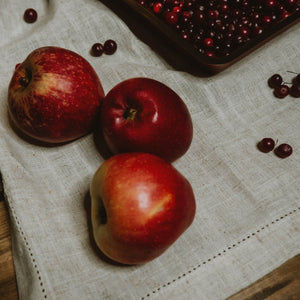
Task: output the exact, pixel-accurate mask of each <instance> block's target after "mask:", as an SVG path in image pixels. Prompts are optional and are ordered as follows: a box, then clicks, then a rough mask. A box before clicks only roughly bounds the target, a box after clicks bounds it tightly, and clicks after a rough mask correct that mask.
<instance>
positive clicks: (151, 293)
mask: <svg viewBox="0 0 300 300" xmlns="http://www.w3.org/2000/svg"><path fill="white" fill-rule="evenodd" d="M299 210H300V206H299V207H297V208H296V209H293V210H291V211H289V212H288V213H286V214H284V215H282V216H281V217H278V218H276V219H275V220H274V221H271V222H270V223H269V224H266V225H264V226H261V227H260V228H259V229H257V230H256V231H254V232H252V233H251V234H248V235H247V236H246V237H244V238H243V239H241V240H239V241H237V242H236V243H234V244H232V245H231V246H228V247H226V248H224V249H223V250H222V251H220V252H219V253H217V254H216V255H214V256H213V257H211V258H208V259H207V260H205V261H202V262H200V263H199V264H198V265H196V266H194V267H193V268H192V269H190V270H188V271H187V272H185V273H182V274H181V275H179V276H177V277H176V278H174V279H173V280H171V281H168V282H167V283H165V284H163V285H161V286H160V287H158V288H156V289H154V290H152V291H151V292H149V293H147V294H146V295H145V296H143V297H141V298H140V300H145V299H147V298H149V297H150V296H151V295H153V294H156V293H157V292H159V291H160V290H161V289H162V288H165V287H167V286H169V285H171V284H172V283H174V282H176V281H178V280H180V279H182V278H183V277H185V276H186V275H187V274H191V273H192V272H194V271H196V270H198V269H199V268H200V267H201V266H202V265H205V264H207V263H209V262H211V261H213V260H214V259H216V258H217V257H220V256H222V255H224V254H225V253H226V252H227V251H229V250H232V249H234V248H235V247H237V246H238V245H240V244H242V243H243V242H246V241H247V240H249V239H250V238H251V237H253V236H255V235H256V234H258V233H260V232H261V231H263V230H265V229H266V228H268V227H269V226H270V225H273V224H276V223H278V222H279V221H281V220H282V219H284V218H286V217H288V216H290V215H292V214H294V213H296V212H297V211H299Z"/></svg>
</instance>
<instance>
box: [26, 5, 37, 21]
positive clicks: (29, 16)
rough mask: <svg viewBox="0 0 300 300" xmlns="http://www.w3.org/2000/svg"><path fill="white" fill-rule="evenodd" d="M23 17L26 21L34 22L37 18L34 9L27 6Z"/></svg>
mask: <svg viewBox="0 0 300 300" xmlns="http://www.w3.org/2000/svg"><path fill="white" fill-rule="evenodd" d="M23 17H24V20H25V22H26V23H34V22H35V21H36V20H37V17H38V14H37V12H36V10H35V9H33V8H27V9H26V10H25V12H24V16H23Z"/></svg>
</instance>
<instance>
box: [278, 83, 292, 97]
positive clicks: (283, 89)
mask: <svg viewBox="0 0 300 300" xmlns="http://www.w3.org/2000/svg"><path fill="white" fill-rule="evenodd" d="M289 92H290V88H289V87H288V86H287V85H286V84H282V85H280V86H277V87H276V88H275V89H274V95H275V97H277V98H284V97H286V96H287V95H288V94H289Z"/></svg>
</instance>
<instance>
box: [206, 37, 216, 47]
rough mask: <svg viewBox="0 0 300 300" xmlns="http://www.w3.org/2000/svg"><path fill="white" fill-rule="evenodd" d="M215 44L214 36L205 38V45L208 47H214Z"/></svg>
mask: <svg viewBox="0 0 300 300" xmlns="http://www.w3.org/2000/svg"><path fill="white" fill-rule="evenodd" d="M213 44H214V41H213V39H212V38H206V39H204V45H205V46H206V47H212V46H213Z"/></svg>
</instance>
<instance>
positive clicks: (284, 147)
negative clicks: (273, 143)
mask: <svg viewBox="0 0 300 300" xmlns="http://www.w3.org/2000/svg"><path fill="white" fill-rule="evenodd" d="M274 152H275V154H276V155H277V156H278V157H280V158H286V157H288V156H290V155H291V154H292V153H293V148H292V147H291V146H290V145H289V144H281V145H279V146H278V147H277V148H276V149H275V151H274Z"/></svg>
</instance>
